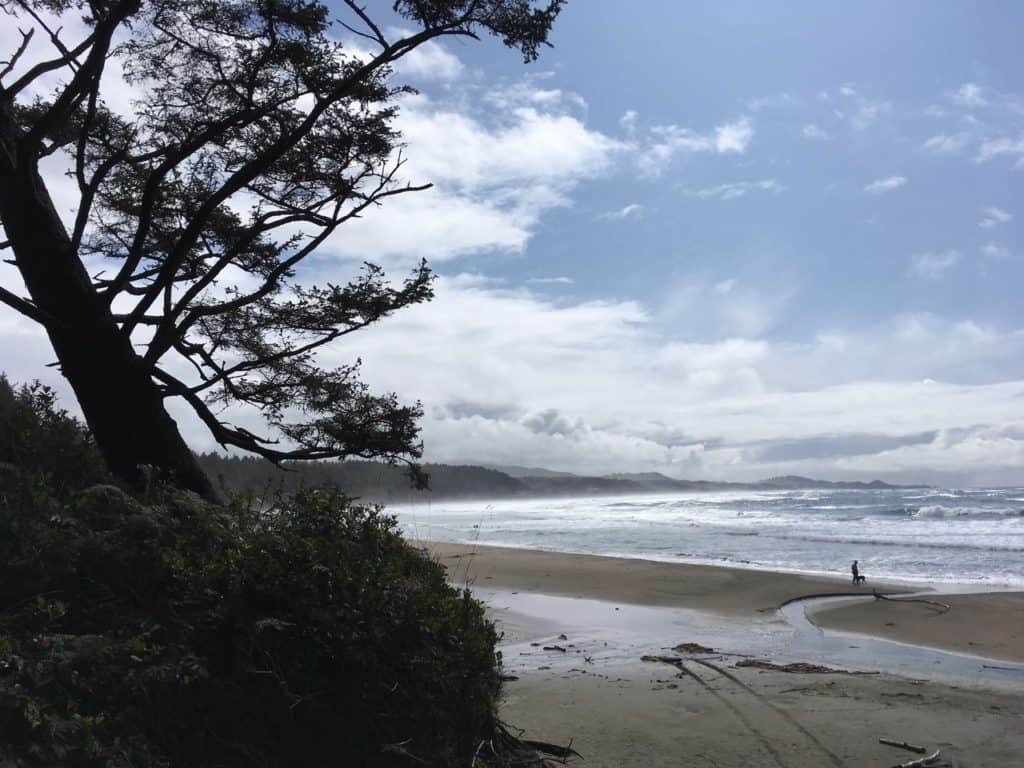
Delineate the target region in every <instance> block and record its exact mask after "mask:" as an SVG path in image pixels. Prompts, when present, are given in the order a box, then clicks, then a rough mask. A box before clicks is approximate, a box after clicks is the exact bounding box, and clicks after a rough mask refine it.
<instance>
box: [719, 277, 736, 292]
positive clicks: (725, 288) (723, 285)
mask: <svg viewBox="0 0 1024 768" xmlns="http://www.w3.org/2000/svg"><path fill="white" fill-rule="evenodd" d="M736 283H737V280H736V278H735V277H730V278H727V279H725V280H722V281H721V282H719V283H715V285H714V289H715V293H720V294H722V295H723V296H724V295H725V294H727V293H732V289H733V288H735V287H736Z"/></svg>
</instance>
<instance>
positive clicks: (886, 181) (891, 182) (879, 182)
mask: <svg viewBox="0 0 1024 768" xmlns="http://www.w3.org/2000/svg"><path fill="white" fill-rule="evenodd" d="M906 183H907V177H906V176H886V177H885V178H883V179H875V180H874V181H872V182H871V183H870V184H868V185H867V186H866V187H864V191H865V192H870V193H871V194H873V195H880V194H882V193H883V192H890V191H892V190H894V189H899V188H900V187H902V186H903V185H905V184H906Z"/></svg>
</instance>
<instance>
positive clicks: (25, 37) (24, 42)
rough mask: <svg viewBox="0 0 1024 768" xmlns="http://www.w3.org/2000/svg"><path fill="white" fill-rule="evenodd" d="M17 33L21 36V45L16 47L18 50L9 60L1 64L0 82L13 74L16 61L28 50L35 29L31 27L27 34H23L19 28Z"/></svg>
mask: <svg viewBox="0 0 1024 768" xmlns="http://www.w3.org/2000/svg"><path fill="white" fill-rule="evenodd" d="M18 33H19V34H20V35H21V44H20V45H19V46H18V50H16V51H15V52H14V55H13V56H11V58H10V59H9V60H7V61H5V62H2V63H3V64H4V68H3V69H2V70H0V80H3V79H4V78H5V77H7V75H9V74H10V73H11V72H13V71H14V68H15V67H16V66H18V59H20V58H21V55H22V54H23V53H25V50H26V49H27V48H28V44H29V42H31V40H32V35H34V34H35V33H36V30H35V27H33V28H31V29H29V31H28V32H24V31H22V30H21V29H20V28H19V29H18Z"/></svg>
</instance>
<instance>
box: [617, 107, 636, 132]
mask: <svg viewBox="0 0 1024 768" xmlns="http://www.w3.org/2000/svg"><path fill="white" fill-rule="evenodd" d="M638 117H639V115H638V114H637V111H636V110H635V109H627V110H626V111H625V112H623V114H622V117H620V118H619V127H621V128H622V130H624V131H625V132H626V133H628V134H633V133H635V132H636V121H637V118H638Z"/></svg>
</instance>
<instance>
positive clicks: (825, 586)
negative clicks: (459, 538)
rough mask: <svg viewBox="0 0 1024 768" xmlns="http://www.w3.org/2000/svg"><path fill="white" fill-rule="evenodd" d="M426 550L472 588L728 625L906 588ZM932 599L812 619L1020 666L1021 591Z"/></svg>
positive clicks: (622, 561)
mask: <svg viewBox="0 0 1024 768" xmlns="http://www.w3.org/2000/svg"><path fill="white" fill-rule="evenodd" d="M426 546H427V548H428V549H429V550H430V551H431V552H432V553H433V554H434V556H435V557H437V558H438V559H439V560H440V562H442V563H443V564H444V565H445V566H446V567H447V568H448V573H449V578H450V579H452V581H454V582H456V583H460V584H472V585H474V586H476V587H477V588H481V589H506V590H521V591H525V592H538V593H543V594H548V595H563V596H567V597H585V598H592V599H597V600H607V601H613V602H615V601H618V602H623V603H632V604H635V605H650V606H665V607H674V608H687V609H692V610H698V611H705V612H708V613H711V614H716V615H720V616H731V617H742V616H748V617H755V616H758V615H763V614H767V613H771V612H773V611H774V610H775V609H776V608H778V606H779V605H780V604H782V603H783V602H785V601H787V600H791V599H793V598H799V597H802V596H807V595H818V594H828V593H855V594H864V595H865V596H870V595H871V593H872V591H873V590H875V589H878V590H882V591H886V592H905V591H908V589H907V587H906V586H894V585H887V584H881V583H877V582H872V583H870V584H868V585H866V586H861V587H854V586H852V585H851V584H850V582H849V580H848V579H846V578H840V577H838V576H837V577H836V578H835V579H831V578H826V577H819V576H804V575H799V574H791V573H775V572H771V571H755V570H747V569H742V568H722V567H718V566H707V565H691V564H686V563H661V562H654V561H650V560H634V559H628V558H617V557H598V556H595V555H571V554H565V553H561V552H546V551H540V550H528V549H513V548H507V547H489V546H480V545H467V544H451V543H438V542H433V543H429V544H427V545H426ZM935 599H937V600H941V601H942V602H945V603H948V604H949V605H951V606H952V609H951V610H950V611H948V612H946V613H943V614H941V615H936V612H935V611H934V610H931V609H929V608H928V607H927V606H925V605H923V604H921V603H892V602H887V601H874V600H872V601H865V602H863V603H858V604H855V605H847V606H841V607H836V608H828V609H826V610H822V611H820V612H817V613H815V614H814V615H813V620H814V621H815V623H817V624H819V625H820V626H822V627H826V628H831V629H839V630H843V631H847V632H855V633H859V634H866V635H872V636H877V637H883V638H886V639H891V640H896V641H900V642H906V643H911V644H919V645H927V646H929V647H933V648H940V649H943V650H949V651H954V652H958V653H970V654H973V655H978V656H987V657H990V658H992V659H1005V660H1012V661H1024V640H1022V639H1024V593H1020V592H1000V593H974V594H962V595H953V596H946V597H936V598H935Z"/></svg>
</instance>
